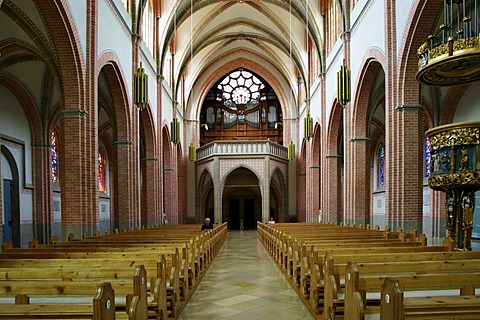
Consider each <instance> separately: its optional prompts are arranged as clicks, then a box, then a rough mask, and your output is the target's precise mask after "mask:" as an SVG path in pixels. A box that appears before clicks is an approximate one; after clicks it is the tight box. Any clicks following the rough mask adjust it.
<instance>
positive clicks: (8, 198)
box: [3, 179, 14, 242]
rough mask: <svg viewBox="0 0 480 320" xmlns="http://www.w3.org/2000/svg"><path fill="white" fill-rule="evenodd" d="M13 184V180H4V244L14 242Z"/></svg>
mask: <svg viewBox="0 0 480 320" xmlns="http://www.w3.org/2000/svg"><path fill="white" fill-rule="evenodd" d="M12 192H13V182H12V180H8V179H3V212H4V214H5V217H4V220H3V223H4V224H3V242H5V241H12V240H13V238H12V235H13V233H12V226H13V224H12V216H13V215H12V209H13V206H14V204H13V194H12Z"/></svg>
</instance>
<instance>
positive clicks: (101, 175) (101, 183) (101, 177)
mask: <svg viewBox="0 0 480 320" xmlns="http://www.w3.org/2000/svg"><path fill="white" fill-rule="evenodd" d="M98 191H101V192H105V191H107V189H106V186H105V158H104V157H103V155H102V152H100V151H99V152H98Z"/></svg>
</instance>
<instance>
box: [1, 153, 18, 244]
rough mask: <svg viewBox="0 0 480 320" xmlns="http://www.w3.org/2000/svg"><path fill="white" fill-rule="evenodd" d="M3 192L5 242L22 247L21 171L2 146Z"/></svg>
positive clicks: (11, 155) (12, 157) (10, 154)
mask: <svg viewBox="0 0 480 320" xmlns="http://www.w3.org/2000/svg"><path fill="white" fill-rule="evenodd" d="M0 155H1V158H0V159H1V162H2V167H1V168H2V171H1V175H0V176H1V177H2V184H3V186H2V190H3V195H2V199H3V239H2V240H3V242H5V241H11V242H12V243H13V246H14V247H17V248H18V247H20V199H19V198H20V197H19V188H20V187H19V171H18V166H17V163H16V161H15V158H14V156H13V154H12V153H11V152H10V150H8V148H7V147H5V146H1V153H0Z"/></svg>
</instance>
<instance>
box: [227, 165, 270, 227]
mask: <svg viewBox="0 0 480 320" xmlns="http://www.w3.org/2000/svg"><path fill="white" fill-rule="evenodd" d="M223 190H224V191H223V197H222V203H223V205H222V207H223V217H222V220H223V221H227V222H228V228H229V229H232V230H239V229H247V230H248V229H255V228H256V227H257V221H261V215H262V214H261V212H262V210H261V203H262V196H261V192H260V185H259V180H258V178H257V176H256V175H255V174H254V173H253V172H252V171H250V170H249V169H247V168H238V169H235V170H233V171H232V172H231V173H230V174H229V175H228V177H227V178H226V180H225V185H224V189H223Z"/></svg>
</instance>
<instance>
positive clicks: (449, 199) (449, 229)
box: [445, 193, 455, 239]
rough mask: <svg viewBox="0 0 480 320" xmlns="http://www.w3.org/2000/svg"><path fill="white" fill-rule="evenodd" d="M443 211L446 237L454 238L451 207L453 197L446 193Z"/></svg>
mask: <svg viewBox="0 0 480 320" xmlns="http://www.w3.org/2000/svg"><path fill="white" fill-rule="evenodd" d="M445 211H446V220H447V221H446V223H445V224H446V225H445V227H446V229H447V236H449V237H451V238H452V239H453V238H454V230H455V211H454V206H453V195H451V194H448V193H447V199H446V200H445Z"/></svg>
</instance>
